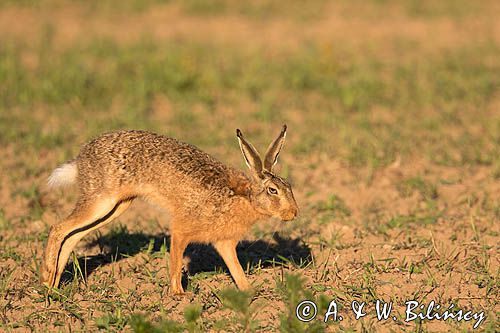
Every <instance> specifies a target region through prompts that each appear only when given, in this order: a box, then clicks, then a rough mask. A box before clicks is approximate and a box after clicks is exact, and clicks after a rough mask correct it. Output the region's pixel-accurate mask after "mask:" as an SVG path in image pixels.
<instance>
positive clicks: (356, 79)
mask: <svg viewBox="0 0 500 333" xmlns="http://www.w3.org/2000/svg"><path fill="white" fill-rule="evenodd" d="M49 30H50V29H49ZM339 52H340V51H337V53H339ZM25 53H30V54H33V56H34V57H36V59H37V62H38V65H37V66H36V67H35V68H31V67H30V66H28V65H27V64H25V63H23V61H22V60H21V59H22V55H23V54H25ZM499 54H500V50H499V49H498V48H497V47H496V46H494V45H491V44H487V45H486V44H484V45H473V46H468V47H464V48H462V49H459V50H457V51H454V52H453V53H442V54H439V55H438V56H436V57H433V58H428V59H418V60H416V61H410V62H409V61H405V60H404V59H402V60H395V61H391V62H390V63H388V62H387V61H385V60H384V59H382V58H380V59H379V58H377V57H376V56H374V57H370V58H363V57H360V56H358V55H353V54H341V53H339V54H336V52H334V51H331V52H326V53H325V52H323V51H321V50H320V49H319V48H318V47H316V46H311V47H308V48H305V49H303V50H302V51H300V52H298V53H295V54H291V55H285V56H283V57H279V58H274V57H273V58H266V57H265V56H264V55H263V54H261V53H250V54H245V53H243V52H240V51H238V50H237V49H227V48H222V49H220V48H218V47H214V46H210V45H203V44H193V43H188V42H169V43H166V44H162V45H159V44H157V43H154V42H153V41H152V40H148V39H146V40H145V41H143V42H139V43H134V44H131V45H125V46H123V45H118V44H116V43H114V42H113V41H111V40H97V41H93V42H91V43H89V44H83V45H80V44H76V45H74V46H73V47H72V48H70V49H68V50H65V51H62V52H55V51H54V50H53V46H52V42H51V38H50V33H47V34H46V37H43V38H42V39H41V45H25V44H23V43H16V42H11V43H7V44H5V45H4V46H3V47H2V48H1V49H0V82H2V84H1V86H0V120H1V122H0V123H1V124H2V125H0V126H1V128H0V133H1V134H0V142H4V143H5V142H12V141H14V140H13V139H14V138H16V140H17V141H18V142H19V143H22V144H26V145H29V146H30V147H34V148H35V149H41V148H45V147H47V148H51V147H55V146H60V145H61V143H62V142H67V141H70V140H73V139H74V137H75V133H74V132H72V130H71V129H70V130H69V131H68V130H66V129H65V130H64V131H62V130H61V129H58V130H55V131H54V130H50V131H49V130H48V128H47V126H50V125H44V123H47V122H48V123H49V124H50V121H51V119H52V120H55V119H56V118H57V119H58V120H61V119H64V120H65V121H66V120H67V121H69V122H72V124H74V125H75V126H76V125H77V122H78V123H79V126H80V127H81V126H85V127H86V128H88V131H89V132H88V133H89V134H88V135H89V136H91V135H95V134H97V133H100V132H102V131H103V130H104V129H106V130H110V129H113V128H124V127H134V128H147V129H152V130H157V131H161V130H162V127H166V126H167V125H170V124H166V123H159V122H158V121H156V119H154V117H153V115H152V112H153V108H154V105H153V103H154V101H155V98H157V97H159V96H165V98H167V99H168V100H169V101H170V102H171V103H172V105H173V111H172V112H173V114H174V115H173V117H171V119H170V122H171V123H172V124H171V125H173V126H168V128H169V130H167V132H168V133H169V134H172V135H176V134H178V132H183V133H184V132H187V133H188V135H187V138H186V139H187V140H190V139H192V140H193V141H194V143H199V142H208V143H210V144H212V145H220V144H222V143H225V142H226V141H228V140H232V136H233V133H232V132H228V133H219V131H218V129H219V128H220V126H217V125H219V124H220V123H222V122H223V121H224V120H223V119H221V118H220V117H217V115H216V113H215V112H216V110H218V109H219V108H221V107H222V106H226V107H232V108H237V107H239V103H240V101H241V100H246V101H248V102H249V103H250V105H251V106H252V108H254V109H255V111H254V112H244V113H242V114H241V116H240V121H239V122H240V123H244V122H245V121H271V122H281V121H282V119H287V118H288V113H289V110H290V109H291V108H296V109H300V110H302V111H303V112H304V114H308V113H310V112H314V113H315V117H306V118H305V119H304V121H303V123H302V124H300V125H301V126H299V124H296V126H294V127H292V128H293V129H294V131H296V132H298V133H301V134H302V133H304V137H305V138H306V139H305V141H301V142H296V143H294V147H293V151H294V152H295V153H298V154H311V153H313V152H318V151H322V152H326V153H329V154H331V155H335V156H336V157H337V158H339V159H341V160H343V161H345V162H346V163H348V164H349V165H352V166H355V167H371V168H379V167H381V166H385V165H387V164H389V163H391V162H393V161H394V160H395V159H396V158H397V157H398V156H408V155H412V154H423V155H426V156H429V158H431V159H432V160H433V161H435V162H436V163H439V164H445V165H457V164H458V165H463V164H470V165H483V164H486V165H490V164H492V163H498V156H499V151H498V146H497V145H491V144H490V142H491V140H493V141H494V140H497V139H498V137H499V136H500V131H499V127H498V126H496V125H495V124H497V122H498V119H496V118H494V119H492V120H491V121H485V119H487V118H485V117H477V116H475V115H473V114H472V113H471V111H470V110H471V109H472V108H475V109H476V111H475V113H479V114H481V113H483V112H485V111H486V108H487V106H488V103H490V101H491V100H492V99H493V98H494V96H495V91H496V86H497V85H498V76H497V75H495V74H496V73H498V72H499V68H498V64H497V63H491V62H486V61H483V59H488V58H494V57H495V56H498V55H499ZM344 57H348V59H349V60H348V61H340V59H341V58H344ZM242 64H245V66H242ZM312 95H317V96H319V98H314V99H313V98H312V97H311V96H312ZM114 105H118V106H114ZM196 106H198V107H199V108H200V111H199V112H197V113H192V112H191V113H188V112H187V111H188V110H191V109H192V108H193V107H196ZM40 107H42V108H44V109H47V110H50V111H51V113H52V114H53V115H54V116H52V117H49V119H47V118H41V117H36V116H35V117H33V116H29V115H30V114H31V113H32V112H33V109H36V108H40ZM112 108H117V110H116V111H114V112H115V113H114V114H113V117H112V118H109V119H106V124H105V126H104V125H103V119H102V115H103V114H102V112H103V111H104V110H109V109H112ZM14 109H15V110H17V111H16V112H8V111H7V110H14ZM374 109H383V110H386V112H387V113H389V114H390V115H391V122H390V123H387V122H386V121H383V120H377V119H371V117H370V114H371V112H372V110H374ZM425 109H434V110H439V111H438V112H432V113H430V114H427V115H423V114H422V110H425ZM75 115H79V116H76V117H75ZM210 117H212V118H213V122H214V126H211V127H209V128H206V130H205V131H203V132H201V133H197V135H192V136H190V135H189V131H186V129H187V128H193V127H198V126H200V118H210ZM421 119H422V120H423V121H421ZM81 121H83V124H82V123H81ZM13 124H15V126H13ZM394 124H398V126H397V127H396V126H394ZM461 124H467V125H468V126H479V127H481V128H482V129H483V130H482V131H481V132H477V133H473V132H470V131H468V130H467V129H466V128H465V129H463V128H462V129H460V126H461ZM291 125H292V126H293V125H295V124H293V123H292V124H291ZM103 126H104V127H103ZM311 127H314V128H315V129H316V131H315V132H314V134H311V135H312V136H311V135H307V129H308V128H311ZM76 128H78V127H76ZM332 129H333V130H334V131H335V133H336V135H334V136H331V135H329V133H330V131H331V130H332ZM455 129H458V130H459V135H454V136H453V137H450V136H448V134H447V133H448V131H452V130H455ZM75 130H76V129H75ZM75 130H73V131H75ZM417 133H418V134H417ZM208 138H210V139H208ZM327 138H328V139H327Z"/></svg>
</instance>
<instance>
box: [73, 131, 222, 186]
mask: <svg viewBox="0 0 500 333" xmlns="http://www.w3.org/2000/svg"><path fill="white" fill-rule="evenodd" d="M78 160H79V170H80V169H93V170H94V171H95V170H96V169H98V170H97V171H98V172H102V173H103V174H102V175H101V177H103V178H107V177H109V176H110V175H112V177H113V178H118V179H120V182H122V183H123V182H132V181H140V182H144V181H151V182H154V181H155V180H156V178H158V177H160V178H163V179H165V178H171V177H179V176H181V177H187V178H190V179H191V180H194V181H195V182H197V183H199V184H200V185H202V186H204V187H213V186H216V187H226V186H227V182H228V168H227V167H226V166H225V165H224V164H222V163H220V162H219V161H218V160H216V159H215V158H213V157H212V156H210V155H209V154H207V153H205V152H203V151H202V150H200V149H199V148H197V147H195V146H193V145H191V144H188V143H185V142H182V141H179V140H176V139H174V138H170V137H167V136H164V135H160V134H156V133H151V132H147V131H138V130H130V131H119V132H112V133H106V134H103V135H101V136H99V137H97V138H96V139H94V140H92V141H90V142H89V143H88V144H86V145H85V146H84V147H83V148H82V150H81V152H80V155H79V157H78ZM82 171H84V170H82Z"/></svg>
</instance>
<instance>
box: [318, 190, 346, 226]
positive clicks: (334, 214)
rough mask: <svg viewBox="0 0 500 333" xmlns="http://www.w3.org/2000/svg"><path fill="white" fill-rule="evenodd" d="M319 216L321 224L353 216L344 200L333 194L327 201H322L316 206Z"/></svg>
mask: <svg viewBox="0 0 500 333" xmlns="http://www.w3.org/2000/svg"><path fill="white" fill-rule="evenodd" d="M315 208H316V210H317V212H318V214H319V219H320V223H326V222H329V221H331V220H333V219H344V218H346V217H349V216H351V210H350V209H349V207H347V205H346V203H345V202H344V200H343V199H342V198H340V197H339V196H338V195H336V194H332V195H330V196H329V197H328V199H327V200H325V201H320V202H318V203H317V204H316V205H315Z"/></svg>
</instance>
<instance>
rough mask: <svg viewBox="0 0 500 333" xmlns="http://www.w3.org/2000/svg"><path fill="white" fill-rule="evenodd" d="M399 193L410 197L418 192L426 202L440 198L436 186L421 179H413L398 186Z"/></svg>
mask: <svg viewBox="0 0 500 333" xmlns="http://www.w3.org/2000/svg"><path fill="white" fill-rule="evenodd" d="M398 191H399V193H400V194H401V195H402V196H403V197H409V196H411V195H412V194H413V193H414V192H415V191H417V192H418V193H419V194H420V196H421V197H422V199H424V200H426V201H428V200H435V199H437V198H438V192H437V188H436V186H435V185H434V184H432V183H430V182H428V181H425V180H424V179H422V178H421V177H412V178H408V179H406V180H404V181H403V182H401V183H400V184H399V185H398Z"/></svg>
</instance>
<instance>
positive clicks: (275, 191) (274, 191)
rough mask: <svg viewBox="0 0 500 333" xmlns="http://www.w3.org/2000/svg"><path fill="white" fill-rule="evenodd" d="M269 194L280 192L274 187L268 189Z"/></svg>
mask: <svg viewBox="0 0 500 333" xmlns="http://www.w3.org/2000/svg"><path fill="white" fill-rule="evenodd" d="M267 193H269V194H278V190H277V189H275V188H274V187H268V188H267Z"/></svg>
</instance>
